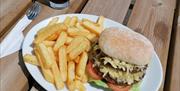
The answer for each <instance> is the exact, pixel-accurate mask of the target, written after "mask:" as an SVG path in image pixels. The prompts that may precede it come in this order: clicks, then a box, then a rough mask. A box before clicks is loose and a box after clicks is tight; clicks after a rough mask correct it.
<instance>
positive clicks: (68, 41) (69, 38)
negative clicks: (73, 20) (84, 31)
mask: <svg viewBox="0 0 180 91" xmlns="http://www.w3.org/2000/svg"><path fill="white" fill-rule="evenodd" d="M72 40H73V38H72V37H69V36H68V37H67V39H66V43H65V44H66V45H69V44H70V43H71V41H72Z"/></svg>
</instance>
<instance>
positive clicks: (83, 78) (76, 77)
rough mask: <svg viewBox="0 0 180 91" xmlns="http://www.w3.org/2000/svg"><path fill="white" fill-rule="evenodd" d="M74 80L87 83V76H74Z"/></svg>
mask: <svg viewBox="0 0 180 91" xmlns="http://www.w3.org/2000/svg"><path fill="white" fill-rule="evenodd" d="M75 80H80V81H81V82H83V83H87V81H88V76H87V74H84V75H83V76H82V77H79V76H77V75H76V76H75Z"/></svg>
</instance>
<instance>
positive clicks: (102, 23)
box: [97, 16, 105, 27]
mask: <svg viewBox="0 0 180 91" xmlns="http://www.w3.org/2000/svg"><path fill="white" fill-rule="evenodd" d="M104 20H105V18H104V16H100V17H99V18H98V20H97V24H99V25H100V26H101V27H103V25H104Z"/></svg>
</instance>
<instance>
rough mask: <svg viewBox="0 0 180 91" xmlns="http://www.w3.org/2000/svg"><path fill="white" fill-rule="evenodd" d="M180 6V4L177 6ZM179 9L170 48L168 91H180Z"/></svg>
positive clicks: (166, 84)
mask: <svg viewBox="0 0 180 91" xmlns="http://www.w3.org/2000/svg"><path fill="white" fill-rule="evenodd" d="M177 5H178V4H177ZM177 8H179V16H178V18H177V20H175V21H177V23H176V22H175V24H177V25H175V27H176V28H175V29H174V31H173V34H172V38H171V48H170V52H169V53H170V56H169V59H168V60H169V61H170V62H168V63H170V64H169V66H168V70H167V71H168V73H167V74H168V77H166V78H167V79H166V83H165V87H166V89H167V91H177V90H179V89H180V70H179V69H180V6H179V7H177Z"/></svg>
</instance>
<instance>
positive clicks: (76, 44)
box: [67, 36, 84, 53]
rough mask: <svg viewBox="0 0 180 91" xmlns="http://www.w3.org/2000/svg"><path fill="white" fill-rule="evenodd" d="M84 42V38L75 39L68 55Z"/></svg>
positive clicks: (68, 49)
mask: <svg viewBox="0 0 180 91" xmlns="http://www.w3.org/2000/svg"><path fill="white" fill-rule="evenodd" d="M83 40H84V37H82V36H77V37H75V38H74V39H73V40H72V41H71V43H70V44H69V46H68V47H67V53H70V52H71V51H72V50H73V49H75V48H77V47H78V46H79V44H80V43H81V42H82V41H83Z"/></svg>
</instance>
